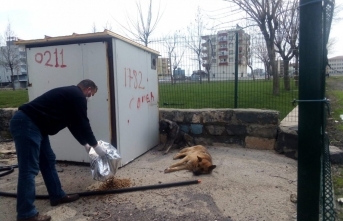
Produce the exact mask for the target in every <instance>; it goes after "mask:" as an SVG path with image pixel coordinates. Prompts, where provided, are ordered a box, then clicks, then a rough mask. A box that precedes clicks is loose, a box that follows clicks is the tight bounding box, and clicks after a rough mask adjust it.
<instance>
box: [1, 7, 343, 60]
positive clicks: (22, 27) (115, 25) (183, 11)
mask: <svg viewBox="0 0 343 221" xmlns="http://www.w3.org/2000/svg"><path fill="white" fill-rule="evenodd" d="M1 1H4V2H5V0H1ZM148 1H149V0H140V2H141V4H142V7H143V13H144V11H147V4H148ZM135 4H136V1H135V0H96V1H95V0H16V1H6V3H3V4H1V8H0V34H2V33H4V31H5V30H6V27H7V25H8V23H9V22H10V24H11V28H12V30H13V31H14V32H15V34H16V35H17V37H19V38H20V39H24V40H31V39H42V38H44V36H45V35H48V36H52V37H55V36H64V35H71V34H72V33H78V34H83V33H90V32H92V31H93V26H94V25H95V27H96V30H97V31H103V29H104V28H105V27H106V26H107V27H108V28H111V30H112V31H113V32H115V33H117V34H121V35H123V36H127V35H126V34H125V32H124V30H123V28H122V27H121V25H123V26H127V21H128V17H130V18H136V16H137V14H138V13H137V10H136V8H137V7H136V5H135ZM153 4H154V5H153V9H154V10H155V11H158V10H157V9H158V7H160V13H162V17H161V20H160V22H159V23H158V26H157V28H156V30H155V32H154V33H153V36H152V37H162V36H165V35H168V34H169V35H170V34H173V33H174V32H175V31H176V30H181V31H182V30H185V29H186V28H187V26H188V25H189V24H190V23H191V22H192V21H194V19H195V15H196V12H197V8H198V6H199V7H200V8H201V11H202V12H201V13H202V14H203V19H204V21H205V23H206V24H207V25H208V27H210V26H214V25H217V27H218V28H221V27H222V28H223V29H225V28H228V27H229V26H230V27H232V26H234V25H236V24H237V23H239V24H240V25H241V26H244V24H242V22H244V21H243V20H237V18H238V17H237V16H244V14H243V13H240V12H237V6H230V5H229V3H228V2H226V1H223V0H173V1H170V0H154V1H153ZM336 4H343V0H336ZM144 9H146V10H144ZM153 16H154V15H153ZM155 16H156V15H155ZM339 17H342V18H343V10H342V11H341V12H340V15H339ZM119 24H121V25H119ZM219 24H223V25H219ZM218 25H219V26H218ZM342 27H343V19H342V20H341V21H340V22H336V23H333V25H332V29H331V34H330V37H332V38H334V39H335V47H334V48H335V49H334V50H332V51H330V52H329V58H330V57H333V56H338V55H343V37H342V35H343V28H342Z"/></svg>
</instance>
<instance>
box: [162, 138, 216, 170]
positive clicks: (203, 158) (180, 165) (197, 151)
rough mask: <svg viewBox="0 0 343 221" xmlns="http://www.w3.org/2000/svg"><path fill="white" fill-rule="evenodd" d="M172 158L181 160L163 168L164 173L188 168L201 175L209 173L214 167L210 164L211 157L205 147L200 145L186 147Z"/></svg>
mask: <svg viewBox="0 0 343 221" xmlns="http://www.w3.org/2000/svg"><path fill="white" fill-rule="evenodd" d="M173 159H174V160H176V159H181V160H180V161H179V162H177V163H174V164H172V165H171V166H170V167H168V168H167V169H165V170H164V172H165V173H170V172H174V171H178V170H189V171H192V172H193V174H194V175H201V174H208V173H211V172H212V170H213V169H214V168H216V165H212V157H211V155H210V154H209V153H208V152H207V150H206V147H204V146H201V145H197V146H192V147H186V148H184V149H182V150H181V151H180V152H178V153H177V154H176V155H175V156H174V157H173Z"/></svg>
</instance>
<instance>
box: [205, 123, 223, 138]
mask: <svg viewBox="0 0 343 221" xmlns="http://www.w3.org/2000/svg"><path fill="white" fill-rule="evenodd" d="M206 129H207V131H208V133H209V134H210V135H215V136H220V135H222V134H223V132H224V131H225V127H224V126H219V125H209V126H206Z"/></svg>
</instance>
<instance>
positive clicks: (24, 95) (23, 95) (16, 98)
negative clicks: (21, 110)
mask: <svg viewBox="0 0 343 221" xmlns="http://www.w3.org/2000/svg"><path fill="white" fill-rule="evenodd" d="M28 101H29V95H28V92H27V90H15V91H13V90H0V108H8V107H12V108H16V107H19V106H20V105H22V104H24V103H26V102H28Z"/></svg>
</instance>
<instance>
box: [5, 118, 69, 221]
mask: <svg viewBox="0 0 343 221" xmlns="http://www.w3.org/2000/svg"><path fill="white" fill-rule="evenodd" d="M10 131H11V134H12V137H13V139H14V143H15V148H16V151H17V158H18V169H19V175H18V186H17V219H25V218H30V217H32V216H34V215H36V214H37V210H36V207H35V205H34V204H33V203H34V201H35V196H36V187H35V176H37V175H38V172H39V170H40V171H41V173H42V176H43V179H44V183H45V186H46V188H47V190H48V193H49V198H50V201H55V200H58V199H60V198H62V197H63V196H65V195H66V194H65V192H64V191H63V190H62V187H61V182H60V179H59V177H58V174H57V171H56V168H55V163H56V156H55V154H54V152H53V150H52V149H51V146H50V141H49V136H48V135H43V134H42V133H41V132H40V130H39V129H38V127H37V126H36V125H35V124H34V123H33V122H32V120H31V119H30V118H29V117H28V116H27V115H26V114H25V113H24V112H22V111H18V112H16V114H15V115H14V116H13V118H12V119H11V121H10Z"/></svg>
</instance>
